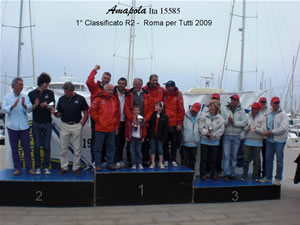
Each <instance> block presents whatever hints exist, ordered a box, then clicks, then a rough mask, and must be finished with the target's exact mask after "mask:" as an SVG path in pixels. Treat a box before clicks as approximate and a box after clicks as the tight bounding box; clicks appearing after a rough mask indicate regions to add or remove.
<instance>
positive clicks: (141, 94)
mask: <svg viewBox="0 0 300 225" xmlns="http://www.w3.org/2000/svg"><path fill="white" fill-rule="evenodd" d="M142 85H143V80H142V79H141V78H135V79H134V80H133V88H131V89H130V90H129V91H128V92H127V94H126V98H125V106H124V112H125V117H126V120H129V121H131V122H132V121H133V115H132V110H133V106H134V105H138V106H139V107H140V110H141V114H140V115H141V116H143V117H144V121H145V123H146V124H147V123H148V121H149V120H150V118H151V106H152V104H153V103H152V99H151V97H150V96H149V92H148V91H147V90H145V89H144V88H142ZM142 154H143V162H144V165H145V164H146V165H147V164H149V162H150V152H149V148H145V147H142Z"/></svg>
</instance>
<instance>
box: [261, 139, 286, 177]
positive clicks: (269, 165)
mask: <svg viewBox="0 0 300 225" xmlns="http://www.w3.org/2000/svg"><path fill="white" fill-rule="evenodd" d="M284 146H285V142H274V143H272V142H269V141H267V145H266V168H265V169H266V178H267V179H269V180H272V177H273V161H274V154H276V163H277V168H276V176H275V179H278V180H282V171H283V150H284Z"/></svg>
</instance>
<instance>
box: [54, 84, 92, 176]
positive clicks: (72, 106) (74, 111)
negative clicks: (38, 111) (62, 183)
mask: <svg viewBox="0 0 300 225" xmlns="http://www.w3.org/2000/svg"><path fill="white" fill-rule="evenodd" d="M63 89H64V93H65V95H63V96H61V97H60V98H59V100H58V103H57V107H56V109H57V112H56V113H55V114H54V115H55V116H56V117H60V118H61V127H60V134H59V135H60V148H61V153H60V164H61V170H60V172H59V174H61V175H62V174H66V173H67V172H68V164H69V158H68V151H69V144H71V145H72V149H73V151H74V153H73V154H74V156H73V168H72V170H73V172H74V174H75V175H80V169H79V167H80V158H81V145H82V140H81V136H82V128H83V127H84V125H85V123H86V121H87V119H88V117H89V113H88V109H89V106H88V104H87V102H86V100H85V98H84V97H83V96H81V95H79V94H77V93H75V92H74V89H75V87H74V85H73V84H72V82H65V83H64V85H63ZM82 113H83V118H82Z"/></svg>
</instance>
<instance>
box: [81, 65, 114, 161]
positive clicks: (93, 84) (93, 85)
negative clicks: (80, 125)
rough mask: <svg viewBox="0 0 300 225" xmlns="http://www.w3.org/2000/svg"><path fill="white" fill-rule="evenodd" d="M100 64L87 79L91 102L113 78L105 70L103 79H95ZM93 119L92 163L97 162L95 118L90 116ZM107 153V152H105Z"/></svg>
mask: <svg viewBox="0 0 300 225" xmlns="http://www.w3.org/2000/svg"><path fill="white" fill-rule="evenodd" d="M100 68H101V67H100V66H99V65H96V66H95V68H94V69H93V70H92V71H91V73H90V75H89V76H88V79H87V81H86V85H87V87H88V89H89V91H90V92H91V104H92V102H93V99H94V97H95V96H97V95H98V94H99V93H100V92H103V91H104V86H105V85H106V84H108V83H109V82H110V80H111V74H110V73H109V72H104V73H103V75H102V78H101V81H99V80H97V81H95V77H96V75H97V71H98V70H100ZM90 121H91V134H92V135H91V150H90V151H91V159H92V163H94V162H95V153H94V144H95V121H94V120H93V118H90ZM104 155H105V154H104Z"/></svg>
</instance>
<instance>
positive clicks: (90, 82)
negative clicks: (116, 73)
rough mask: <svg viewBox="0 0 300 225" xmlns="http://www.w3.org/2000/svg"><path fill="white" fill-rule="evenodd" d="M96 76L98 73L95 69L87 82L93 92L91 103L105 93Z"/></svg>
mask: <svg viewBox="0 0 300 225" xmlns="http://www.w3.org/2000/svg"><path fill="white" fill-rule="evenodd" d="M96 74H97V71H96V70H95V69H93V70H92V72H91V73H90V75H89V76H88V79H87V81H86V85H87V87H88V89H89V90H90V92H91V103H92V102H93V99H94V97H96V96H97V95H98V94H99V93H100V92H102V91H104V87H103V85H102V83H101V82H100V81H99V80H98V81H97V82H95V76H96Z"/></svg>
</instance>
